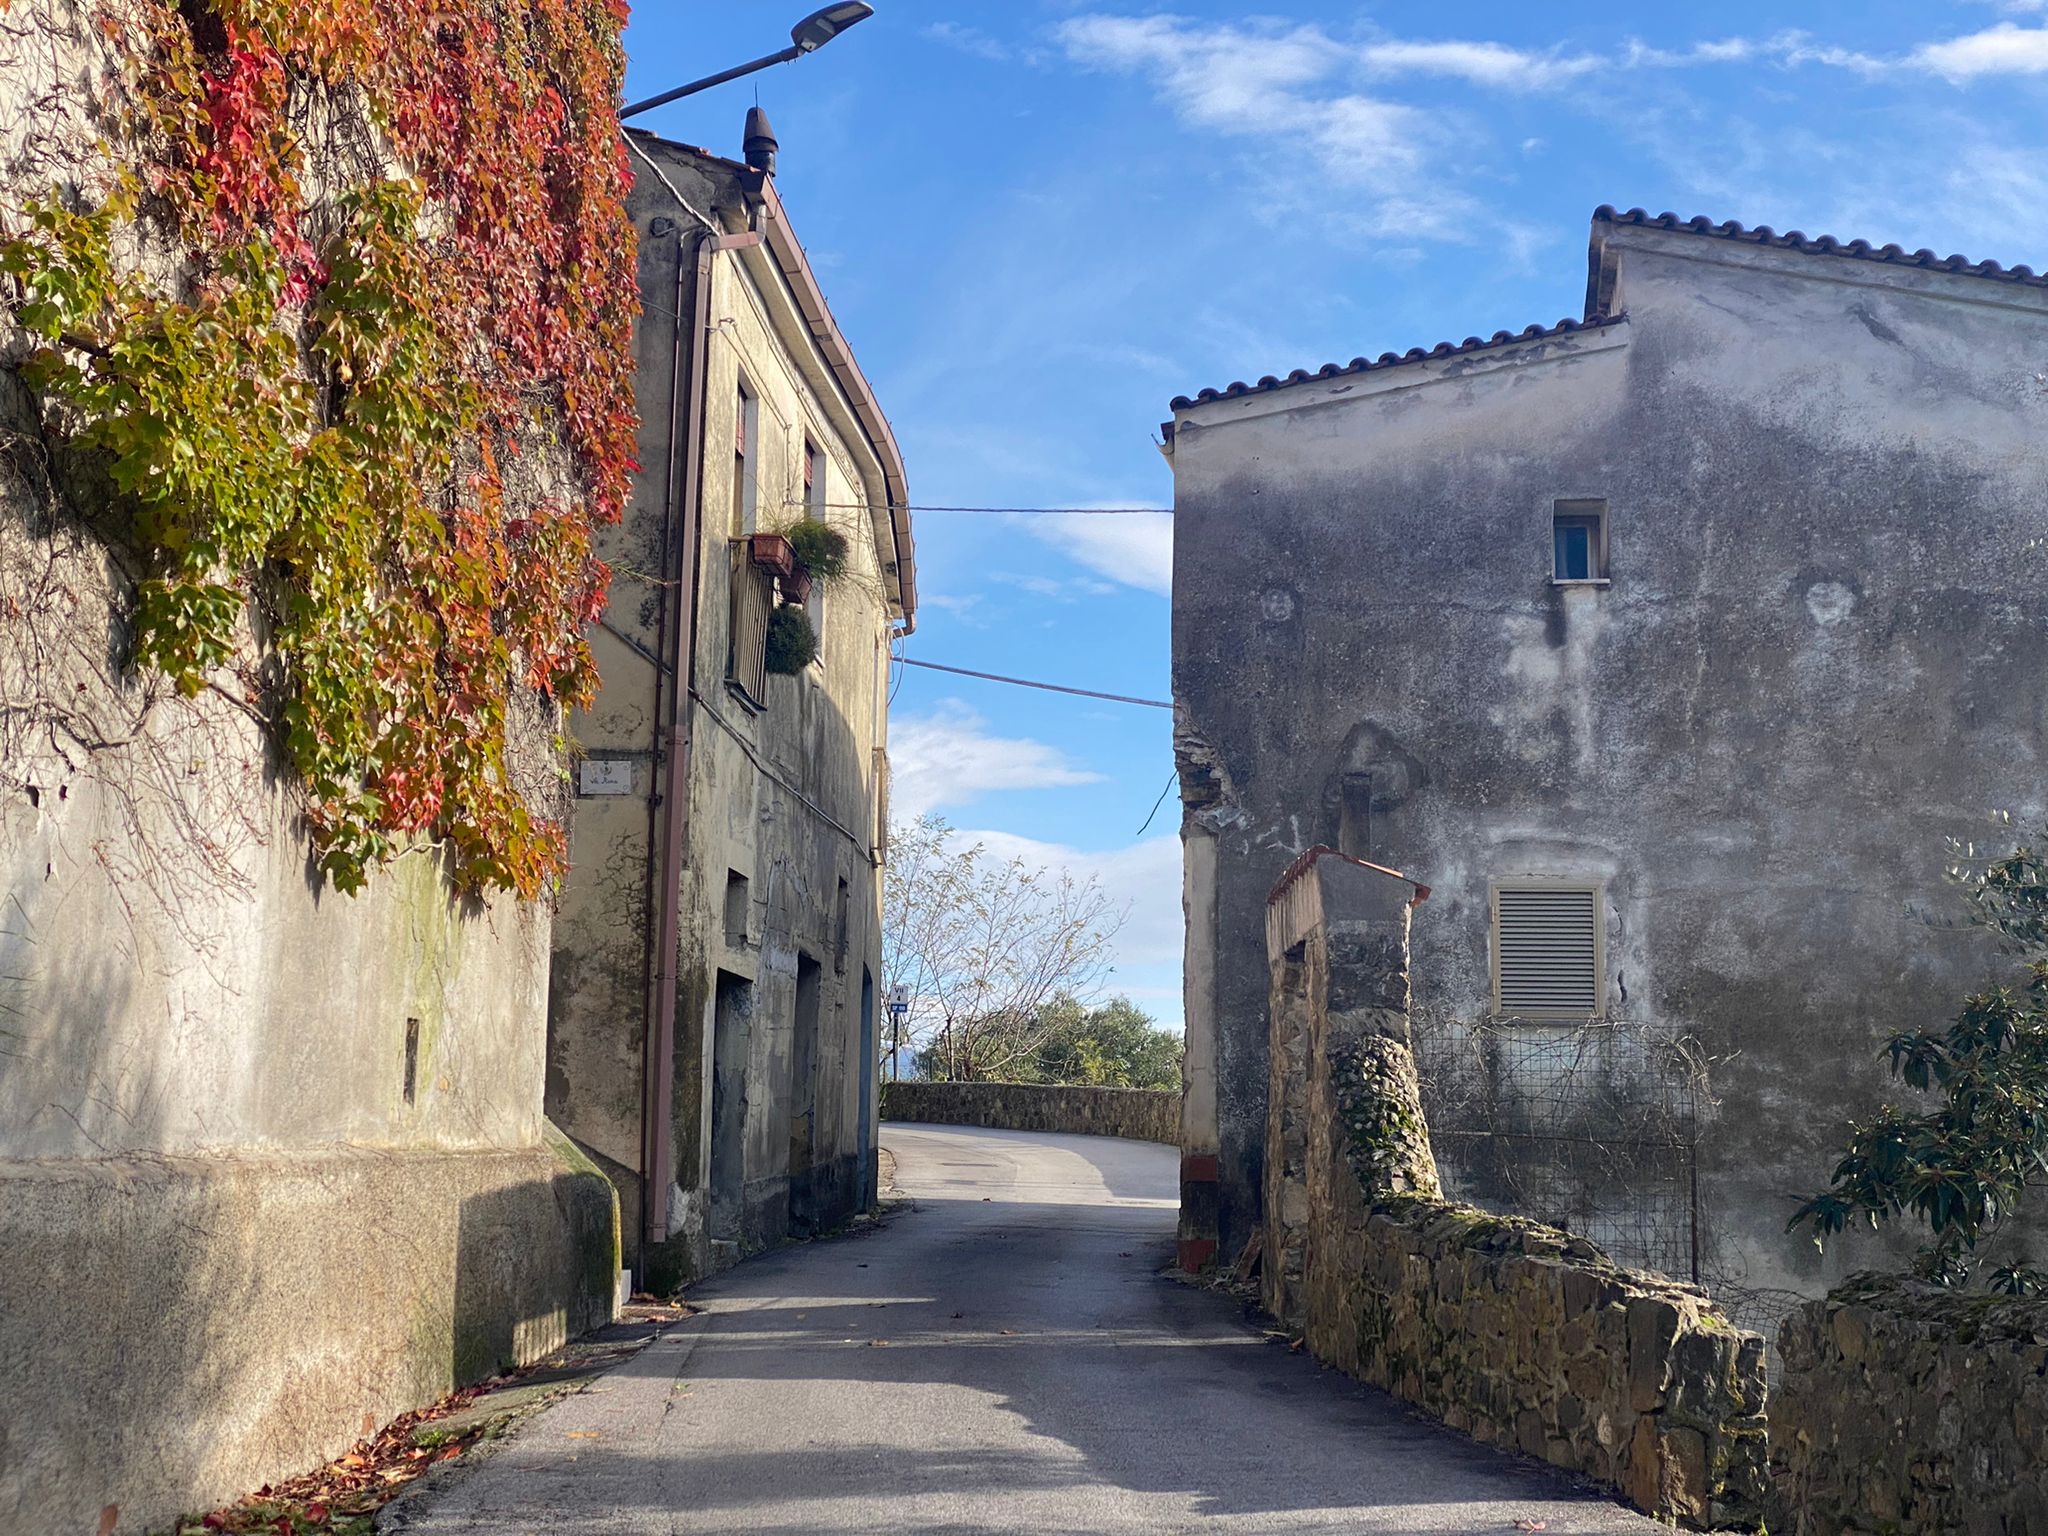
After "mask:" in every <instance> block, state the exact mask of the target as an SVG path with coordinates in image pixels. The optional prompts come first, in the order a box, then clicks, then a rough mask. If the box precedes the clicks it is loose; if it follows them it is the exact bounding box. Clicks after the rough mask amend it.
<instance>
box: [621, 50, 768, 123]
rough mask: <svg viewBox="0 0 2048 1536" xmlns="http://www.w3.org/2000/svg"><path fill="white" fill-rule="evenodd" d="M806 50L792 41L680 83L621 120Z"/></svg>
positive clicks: (625, 113)
mask: <svg viewBox="0 0 2048 1536" xmlns="http://www.w3.org/2000/svg"><path fill="white" fill-rule="evenodd" d="M803 54H804V50H803V49H801V48H799V47H797V46H796V44H794V43H791V44H790V45H789V46H788V47H787V48H783V49H779V50H777V51H776V52H774V53H768V54H763V55H762V56H761V57H760V58H758V59H755V60H754V61H753V62H752V63H749V64H735V65H734V66H733V67H732V68H731V69H723V70H720V71H719V72H718V73H717V74H715V75H706V76H705V77H704V78H703V79H702V80H692V81H691V82H690V83H689V84H688V85H679V86H677V87H676V88H675V89H674V90H672V91H663V92H662V93H661V94H660V95H659V96H650V97H648V98H647V99H646V100H645V101H636V102H634V103H633V104H632V105H631V106H629V107H627V108H626V109H625V110H624V111H622V112H621V113H620V114H619V121H620V122H624V121H625V120H626V119H627V118H629V117H638V116H639V115H640V114H641V113H642V112H652V111H653V110H654V109H655V108H656V107H665V106H667V105H668V104H669V103H670V102H672V101H677V100H680V99H681V98H682V97H685V96H694V95H696V94H697V93H698V92H699V91H708V90H710V89H711V87H712V86H714V85H723V84H725V82H726V81H728V80H737V79H739V77H740V76H741V75H751V74H752V73H753V72H754V71H755V70H757V69H766V68H767V67H768V66H769V65H771V64H787V63H788V62H789V61H790V60H791V59H800V58H802V57H803Z"/></svg>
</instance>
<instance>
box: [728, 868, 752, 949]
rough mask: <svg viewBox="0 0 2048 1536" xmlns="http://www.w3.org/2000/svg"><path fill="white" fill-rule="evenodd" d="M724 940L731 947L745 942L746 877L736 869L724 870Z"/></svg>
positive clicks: (734, 947) (736, 947) (735, 947)
mask: <svg viewBox="0 0 2048 1536" xmlns="http://www.w3.org/2000/svg"><path fill="white" fill-rule="evenodd" d="M725 942H726V943H727V945H729V946H730V947H731V948H733V949H739V948H741V947H742V946H744V945H745V944H746V942H747V877H746V876H745V875H743V874H741V873H740V872H739V871H738V870H736V869H728V870H727V871H726V872H725Z"/></svg>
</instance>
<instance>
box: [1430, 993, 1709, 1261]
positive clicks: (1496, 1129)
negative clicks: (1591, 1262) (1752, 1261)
mask: <svg viewBox="0 0 2048 1536" xmlns="http://www.w3.org/2000/svg"><path fill="white" fill-rule="evenodd" d="M1414 1038H1415V1062H1416V1068H1417V1070H1418V1072H1419V1073H1420V1075H1421V1078H1422V1101H1423V1110H1424V1113H1425V1114H1426V1115H1427V1116H1428V1119H1429V1126H1430V1133H1431V1138H1432V1140H1433V1142H1434V1144H1435V1148H1436V1154H1437V1163H1438V1167H1439V1170H1440V1172H1441V1174H1442V1176H1443V1178H1444V1181H1445V1185H1446V1192H1447V1193H1449V1194H1450V1195H1451V1196H1452V1197H1453V1198H1456V1199H1463V1200H1468V1201H1471V1202H1472V1203H1473V1204H1475V1205H1479V1206H1483V1207H1485V1208H1487V1209H1489V1210H1494V1211H1498V1212H1501V1213H1503V1214H1512V1215H1519V1216H1530V1217H1534V1218H1535V1219H1537V1220H1539V1221H1544V1222H1548V1223H1550V1224H1551V1225H1553V1226H1558V1227H1562V1228H1564V1229H1566V1230H1567V1231H1570V1232H1575V1233H1578V1234H1580V1235H1582V1236H1584V1237H1587V1238H1590V1239H1591V1240H1592V1241H1594V1242H1595V1243H1598V1244H1599V1245H1600V1246H1601V1247H1602V1248H1604V1249H1606V1251H1607V1252H1608V1254H1609V1255H1610V1256H1611V1257H1612V1258H1613V1259H1614V1260H1615V1261H1616V1262H1617V1263H1621V1264H1625V1265H1628V1266H1630V1267H1633V1268H1640V1269H1653V1270H1657V1271H1659V1272H1661V1273H1663V1274H1667V1275H1673V1276H1677V1277H1679V1278H1690V1279H1692V1280H1695V1281H1697V1280H1699V1279H1700V1278H1701V1272H1700V1270H1701V1254H1700V1239H1701V1233H1700V1219H1699V1156H1698V1146H1699V1127H1700V1116H1701V1114H1702V1112H1703V1111H1704V1109H1705V1108H1706V1107H1707V1105H1708V1098H1707V1091H1708V1083H1707V1063H1706V1058H1705V1056H1704V1055H1703V1054H1702V1052H1701V1051H1700V1050H1699V1048H1698V1045H1697V1043H1696V1042H1694V1041H1693V1040H1691V1039H1690V1038H1688V1037H1687V1036H1685V1035H1684V1034H1683V1033H1681V1032H1678V1031H1675V1030H1671V1029H1668V1028H1665V1027H1662V1026H1657V1025H1651V1024H1643V1023H1637V1022H1630V1021H1625V1020H1611V1021H1599V1022H1595V1023H1573V1024H1569V1025H1559V1024H1555V1023H1537V1022H1522V1021H1517V1020H1497V1021H1494V1020H1489V1021H1485V1022H1481V1023H1476V1024H1475V1023H1472V1022H1469V1021H1461V1020H1456V1019H1451V1018H1447V1017H1442V1016H1437V1015H1432V1014H1430V1013H1429V1012H1427V1011H1424V1010H1418V1011H1417V1013H1416V1015H1415V1017H1414Z"/></svg>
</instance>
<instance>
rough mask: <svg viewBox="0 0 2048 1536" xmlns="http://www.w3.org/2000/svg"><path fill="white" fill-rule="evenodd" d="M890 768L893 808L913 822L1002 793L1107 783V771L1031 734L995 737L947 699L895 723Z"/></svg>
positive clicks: (983, 722) (974, 715) (975, 716)
mask: <svg viewBox="0 0 2048 1536" xmlns="http://www.w3.org/2000/svg"><path fill="white" fill-rule="evenodd" d="M889 766H890V797H891V799H892V800H893V802H894V805H893V807H892V809H893V811H894V813H895V814H896V815H898V816H901V817H903V818H905V819H906V820H907V819H910V818H914V817H917V816H921V815H923V814H924V813H925V812H927V811H935V810H939V809H942V808H944V807H948V806H963V805H967V804H970V803H972V802H973V801H976V800H979V799H980V798H981V797H982V796H983V795H985V794H989V793H991V792H993V791H997V790H1008V789H1061V788H1066V787H1068V786H1071V785H1079V784H1098V783H1100V782H1101V781H1102V775H1101V774H1099V773H1095V772H1092V771H1090V770H1088V769H1086V768H1082V767H1080V766H1079V765H1078V764H1076V763H1074V762H1073V761H1072V760H1071V759H1070V758H1068V756H1067V755H1066V754H1065V753H1064V752H1062V751H1061V750H1060V749H1059V748H1058V747H1055V746H1052V745H1050V744H1048V743H1046V742H1043V741H1034V740H1032V739H1031V738H1030V737H1028V736H998V735H994V734H992V733H991V732H990V730H989V728H988V721H987V720H985V719H983V718H982V716H980V715H979V714H977V713H975V711H974V710H972V709H970V708H969V707H968V706H967V705H966V704H964V703H962V702H961V701H960V700H958V699H944V700H941V701H940V702H939V704H938V705H937V706H936V707H935V708H934V709H933V710H932V712H931V713H930V714H926V715H908V716H904V717H902V718H900V719H896V720H892V721H891V722H890V725H889Z"/></svg>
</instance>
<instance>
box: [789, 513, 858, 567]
mask: <svg viewBox="0 0 2048 1536" xmlns="http://www.w3.org/2000/svg"><path fill="white" fill-rule="evenodd" d="M782 536H783V537H784V538H785V539H787V540H789V547H790V550H791V551H792V552H793V553H794V554H795V555H796V558H797V562H798V563H799V564H800V565H802V566H803V567H804V568H805V569H806V570H808V571H809V572H810V573H811V575H812V576H813V577H815V578H816V579H817V580H819V581H836V580H838V579H839V578H840V577H841V576H844V575H845V574H846V554H847V543H846V535H845V534H843V533H841V532H840V531H839V530H838V529H836V528H830V527H827V526H826V525H825V524H824V523H822V522H820V521H819V520H818V519H817V518H815V517H806V518H801V519H799V520H798V521H796V522H794V523H791V524H790V525H789V526H788V527H787V528H785V529H783V530H782Z"/></svg>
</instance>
